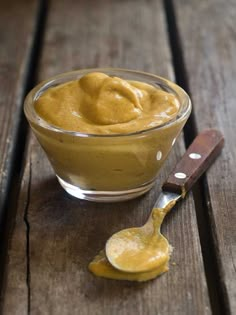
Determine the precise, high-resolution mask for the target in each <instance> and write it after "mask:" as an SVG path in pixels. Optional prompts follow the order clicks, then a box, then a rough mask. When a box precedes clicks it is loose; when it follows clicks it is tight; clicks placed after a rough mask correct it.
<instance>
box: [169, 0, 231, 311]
mask: <svg viewBox="0 0 236 315" xmlns="http://www.w3.org/2000/svg"><path fill="white" fill-rule="evenodd" d="M175 7H176V14H177V22H178V27H179V31H180V37H181V41H182V45H183V51H184V59H185V63H186V70H187V77H188V78H189V87H190V90H191V94H192V99H193V103H194V112H195V118H196V122H197V128H198V129H199V130H201V129H204V128H208V127H213V128H219V129H220V130H221V131H222V132H223V134H224V136H225V140H226V144H225V149H224V150H223V153H222V156H221V157H220V158H219V159H218V160H217V162H216V163H215V164H214V166H213V167H212V168H211V170H210V171H209V172H208V173H207V182H208V188H209V200H207V203H208V206H209V209H208V211H209V215H210V218H211V232H212V233H213V237H214V241H215V247H216V253H217V255H218V259H219V261H218V264H219V269H220V276H221V285H222V286H223V291H224V293H225V296H224V298H225V302H226V303H228V307H229V310H230V312H231V313H232V314H234V313H235V310H236V269H235V265H236V250H235V248H236V229H235V226H236V212H235V204H236V169H235V156H236V148H235V121H236V107H235V100H236V89H235V81H236V60H235V52H236V33H235V21H236V5H235V2H234V1H228V2H227V5H226V3H225V2H224V1H223V0H217V1H213V0H212V1H211V0H209V1H202V2H201V1H197V0H193V1H191V2H188V3H186V1H176V2H175Z"/></svg>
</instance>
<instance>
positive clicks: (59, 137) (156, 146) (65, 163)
mask: <svg viewBox="0 0 236 315" xmlns="http://www.w3.org/2000/svg"><path fill="white" fill-rule="evenodd" d="M89 72H103V73H105V74H107V75H110V76H117V77H120V78H123V79H125V80H135V81H141V82H145V83H147V84H151V85H153V86H155V87H157V88H159V89H162V90H164V91H167V92H169V93H172V94H174V95H175V96H177V98H178V99H179V102H180V110H179V113H178V115H177V116H176V117H175V118H174V119H172V120H170V121H168V122H167V123H164V124H162V125H159V126H157V127H153V128H150V129H147V130H141V131H138V132H132V133H127V134H109V135H100V134H99V135H98V134H85V133H81V132H74V131H68V130H63V129H62V128H59V127H56V126H54V125H51V124H49V123H48V122H46V121H45V120H43V119H42V118H41V117H39V116H38V115H37V113H36V111H35V109H34V102H35V100H37V99H38V98H39V97H40V95H41V94H43V93H44V92H45V91H46V90H47V89H49V88H51V87H55V86H57V85H59V84H62V83H65V82H68V81H71V80H76V79H80V78H81V77H82V76H84V75H85V74H87V73H89ZM48 106H50V104H48ZM24 111H25V115H26V117H27V119H28V121H29V123H30V126H31V128H32V129H33V131H34V133H35V135H36V137H37V139H38V141H39V143H40V144H41V146H42V148H43V149H44V151H45V153H46V155H47V157H48V159H49V161H50V163H51V165H52V167H53V169H54V171H55V173H56V176H57V178H58V181H59V183H60V184H61V186H62V187H63V188H64V189H65V190H66V191H67V192H68V193H69V194H70V195H73V196H75V197H77V198H80V199H86V200H91V201H96V202H113V201H123V200H128V199H132V198H135V197H137V196H140V195H142V194H144V193H145V192H147V191H148V190H149V189H150V188H151V187H152V186H153V184H154V182H155V179H156V177H157V174H158V172H159V171H160V169H161V167H162V165H163V163H164V161H165V160H166V158H167V156H168V154H169V152H170V150H171V148H172V147H173V145H174V142H175V140H176V138H177V137H178V135H179V133H180V131H181V130H182V128H183V126H184V124H185V123H186V121H187V119H188V117H189V115H190V112H191V101H190V98H189V96H188V95H187V94H186V92H185V91H184V90H183V89H182V88H180V87H179V86H178V85H176V84H174V83H172V82H170V81H168V80H166V79H163V78H161V77H158V76H156V75H153V74H149V73H144V72H138V71H132V70H126V69H113V68H111V69H108V68H105V69H99V68H97V69H85V70H79V71H73V72H67V73H64V74H61V75H58V76H55V77H53V78H50V79H48V80H46V81H44V82H42V83H41V84H39V85H37V86H36V87H35V88H34V89H32V90H31V91H30V92H29V94H28V95H27V97H26V99H25V103H24Z"/></svg>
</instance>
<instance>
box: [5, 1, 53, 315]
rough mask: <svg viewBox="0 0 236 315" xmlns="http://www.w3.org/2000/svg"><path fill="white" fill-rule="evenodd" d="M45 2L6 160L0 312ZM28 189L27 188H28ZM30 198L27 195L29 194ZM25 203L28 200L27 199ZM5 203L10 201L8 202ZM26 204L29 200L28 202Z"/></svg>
mask: <svg viewBox="0 0 236 315" xmlns="http://www.w3.org/2000/svg"><path fill="white" fill-rule="evenodd" d="M47 7H48V5H47V1H46V0H40V1H39V4H38V8H37V10H36V15H35V26H34V32H33V36H32V38H33V40H32V44H31V46H30V48H29V53H28V57H26V59H27V63H26V66H25V68H26V71H25V75H24V77H23V79H22V86H23V89H22V94H21V96H20V102H21V104H22V105H21V108H22V110H21V112H20V116H19V119H18V122H17V127H16V128H15V134H14V135H13V145H12V146H13V150H12V154H11V156H10V159H9V161H8V164H9V167H8V169H9V171H8V174H9V175H8V179H7V183H6V188H5V194H4V197H3V200H2V201H1V204H0V209H1V212H2V214H3V215H2V216H1V217H0V231H1V235H0V243H1V253H0V270H1V273H0V313H1V309H2V299H3V294H4V283H5V279H4V275H5V272H4V271H5V267H6V261H7V259H8V258H7V250H8V240H9V236H10V234H11V232H12V230H13V224H14V222H13V221H14V218H15V210H14V209H16V208H17V200H18V196H19V191H20V185H21V184H20V183H21V180H22V175H23V174H22V172H23V170H24V160H26V148H27V143H28V138H29V127H28V123H27V121H26V118H25V116H24V113H23V102H24V98H25V96H26V95H27V93H28V92H29V91H30V90H31V89H32V88H33V87H34V85H35V82H36V75H37V68H38V62H39V59H40V53H41V47H42V39H43V35H44V31H45V21H46V17H47ZM29 189H30V188H29ZM28 194H29V192H28ZM28 196H29V195H28ZM27 200H28V199H27ZM7 201H9V202H8V203H7ZM27 205H28V201H27ZM27 205H26V209H25V216H24V221H25V224H26V237H27V241H26V243H27V244H26V246H27V248H26V257H27V275H26V283H27V288H28V314H30V262H29V230H30V227H29V224H28V221H27Z"/></svg>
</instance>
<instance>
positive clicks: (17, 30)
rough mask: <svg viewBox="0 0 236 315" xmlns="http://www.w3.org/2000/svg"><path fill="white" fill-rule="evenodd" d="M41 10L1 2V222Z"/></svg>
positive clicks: (25, 3)
mask: <svg viewBox="0 0 236 315" xmlns="http://www.w3.org/2000/svg"><path fill="white" fill-rule="evenodd" d="M38 9H39V7H38V1H36V0H35V1H30V2H29V1H24V0H21V1H14V0H10V1H0V16H1V18H0V41H1V49H0V95H1V97H0V152H1V154H0V225H1V221H2V220H3V211H4V205H5V202H6V199H7V192H8V190H9V186H10V184H11V176H12V171H13V168H14V166H15V165H14V157H15V156H14V154H15V153H16V152H15V148H16V145H17V144H18V143H19V142H21V141H22V142H23V141H24V139H19V128H20V121H21V117H22V102H23V97H24V93H25V89H26V84H27V74H28V71H29V62H30V60H31V56H30V53H31V51H32V44H33V39H34V33H35V26H36V17H37V14H38ZM1 228H2V227H1ZM1 232H2V231H1Z"/></svg>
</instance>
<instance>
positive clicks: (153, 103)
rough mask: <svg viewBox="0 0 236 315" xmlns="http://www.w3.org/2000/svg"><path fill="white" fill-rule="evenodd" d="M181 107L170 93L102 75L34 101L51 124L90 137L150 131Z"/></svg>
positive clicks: (95, 74) (60, 87)
mask: <svg viewBox="0 0 236 315" xmlns="http://www.w3.org/2000/svg"><path fill="white" fill-rule="evenodd" d="M179 108H180V104H179V101H178V99H177V97H176V96H174V95H173V94H171V93H168V92H165V91H163V90H161V89H159V88H157V87H154V86H152V85H149V84H146V83H143V82H138V81H128V80H127V81H126V80H123V79H121V78H118V77H110V76H108V75H106V74H104V73H100V72H93V73H89V74H86V75H85V76H83V77H82V78H80V80H74V81H70V82H67V83H64V84H61V85H58V86H56V87H52V88H49V89H48V90H47V91H46V92H44V93H43V94H42V95H41V96H40V97H39V98H38V99H37V100H36V102H35V110H36V112H37V114H38V115H39V116H40V117H41V118H43V119H44V120H45V121H47V122H48V123H50V124H52V125H55V126H57V127H60V128H62V129H64V130H68V131H78V132H83V133H89V134H114V133H121V134H123V133H130V132H135V131H140V130H145V129H149V128H152V127H155V126H158V125H162V124H163V123H165V122H167V121H169V120H171V119H173V118H174V117H175V116H176V115H177V113H178V111H179Z"/></svg>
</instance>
